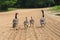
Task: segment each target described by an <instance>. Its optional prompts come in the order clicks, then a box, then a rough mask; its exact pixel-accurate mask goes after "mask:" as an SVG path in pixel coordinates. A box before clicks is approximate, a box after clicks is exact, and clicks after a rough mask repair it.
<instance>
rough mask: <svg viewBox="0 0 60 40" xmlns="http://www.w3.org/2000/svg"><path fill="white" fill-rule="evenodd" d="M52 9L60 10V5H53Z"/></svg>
mask: <svg viewBox="0 0 60 40" xmlns="http://www.w3.org/2000/svg"><path fill="white" fill-rule="evenodd" d="M50 10H52V11H60V6H54V7H51V9H50Z"/></svg>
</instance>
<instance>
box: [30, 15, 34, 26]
mask: <svg viewBox="0 0 60 40" xmlns="http://www.w3.org/2000/svg"><path fill="white" fill-rule="evenodd" d="M31 26H34V19H33V18H32V16H31V19H30V27H31Z"/></svg>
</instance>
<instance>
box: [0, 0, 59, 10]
mask: <svg viewBox="0 0 60 40" xmlns="http://www.w3.org/2000/svg"><path fill="white" fill-rule="evenodd" d="M54 5H60V0H0V10H8V8H10V7H13V8H40V7H50V6H54Z"/></svg>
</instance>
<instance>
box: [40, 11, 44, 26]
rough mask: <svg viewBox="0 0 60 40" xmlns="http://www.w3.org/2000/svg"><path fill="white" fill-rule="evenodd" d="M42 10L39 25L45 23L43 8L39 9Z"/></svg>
mask: <svg viewBox="0 0 60 40" xmlns="http://www.w3.org/2000/svg"><path fill="white" fill-rule="evenodd" d="M41 11H42V18H41V19H40V24H41V26H43V25H45V16H44V10H41Z"/></svg>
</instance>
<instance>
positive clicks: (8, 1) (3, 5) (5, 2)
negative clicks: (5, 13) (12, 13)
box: [0, 0, 17, 10]
mask: <svg viewBox="0 0 60 40" xmlns="http://www.w3.org/2000/svg"><path fill="white" fill-rule="evenodd" d="M16 1H17V0H1V1H0V9H1V10H8V7H11V6H13V5H14V4H15V3H16Z"/></svg>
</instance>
